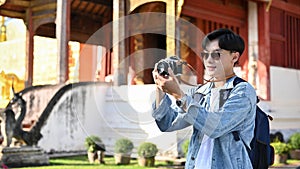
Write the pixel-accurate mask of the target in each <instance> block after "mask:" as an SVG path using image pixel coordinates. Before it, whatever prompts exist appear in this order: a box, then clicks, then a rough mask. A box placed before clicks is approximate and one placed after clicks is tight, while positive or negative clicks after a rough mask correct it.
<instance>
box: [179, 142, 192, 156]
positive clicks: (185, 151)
mask: <svg viewBox="0 0 300 169" xmlns="http://www.w3.org/2000/svg"><path fill="white" fill-rule="evenodd" d="M189 144H190V140H189V139H187V140H185V141H184V142H183V143H182V144H181V148H182V151H183V154H184V156H185V157H186V155H187V153H188V149H189Z"/></svg>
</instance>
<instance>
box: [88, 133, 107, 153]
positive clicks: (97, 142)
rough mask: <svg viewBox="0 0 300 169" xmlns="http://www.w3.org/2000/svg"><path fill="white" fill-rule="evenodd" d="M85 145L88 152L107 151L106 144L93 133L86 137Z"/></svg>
mask: <svg viewBox="0 0 300 169" xmlns="http://www.w3.org/2000/svg"><path fill="white" fill-rule="evenodd" d="M84 145H85V148H86V149H87V151H88V152H96V151H98V150H103V151H105V146H104V144H103V143H102V140H101V139H100V137H98V136H94V135H91V136H88V137H86V138H85V142H84Z"/></svg>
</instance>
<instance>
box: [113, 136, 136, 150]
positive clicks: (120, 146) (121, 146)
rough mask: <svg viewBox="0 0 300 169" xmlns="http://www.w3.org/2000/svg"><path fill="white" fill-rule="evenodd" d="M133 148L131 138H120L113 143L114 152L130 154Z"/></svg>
mask: <svg viewBox="0 0 300 169" xmlns="http://www.w3.org/2000/svg"><path fill="white" fill-rule="evenodd" d="M132 149H133V143H132V141H131V140H129V139H126V138H121V139H119V140H117V141H116V143H115V147H114V150H115V153H123V154H131V152H132Z"/></svg>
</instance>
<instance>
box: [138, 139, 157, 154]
mask: <svg viewBox="0 0 300 169" xmlns="http://www.w3.org/2000/svg"><path fill="white" fill-rule="evenodd" d="M157 152H158V149H157V147H156V145H155V144H153V143H150V142H144V143H142V144H141V145H140V146H139V147H138V150H137V153H138V155H139V157H154V156H156V153H157Z"/></svg>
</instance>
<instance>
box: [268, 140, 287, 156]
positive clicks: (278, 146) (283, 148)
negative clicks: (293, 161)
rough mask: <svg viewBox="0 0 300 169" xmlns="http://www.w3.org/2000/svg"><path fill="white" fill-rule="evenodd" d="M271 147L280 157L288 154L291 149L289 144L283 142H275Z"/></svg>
mask: <svg viewBox="0 0 300 169" xmlns="http://www.w3.org/2000/svg"><path fill="white" fill-rule="evenodd" d="M271 145H272V146H273V147H274V149H275V154H279V155H280V154H287V153H288V152H289V151H290V149H291V147H290V145H289V144H287V143H283V142H273V143H271Z"/></svg>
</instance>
